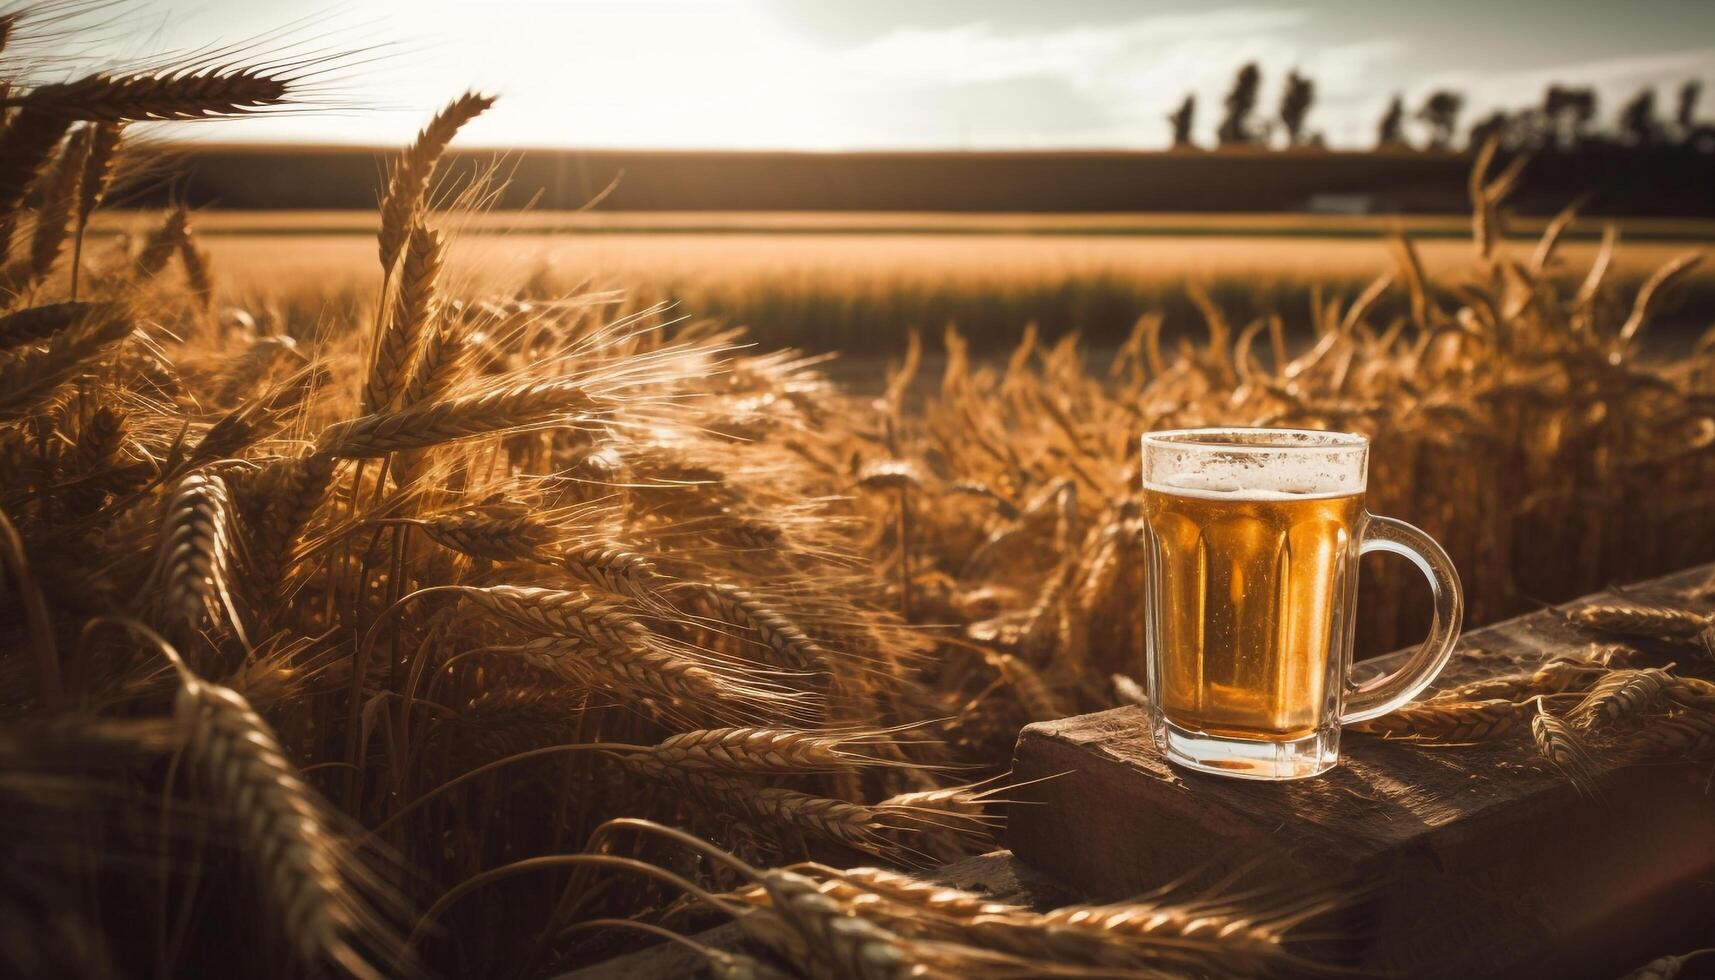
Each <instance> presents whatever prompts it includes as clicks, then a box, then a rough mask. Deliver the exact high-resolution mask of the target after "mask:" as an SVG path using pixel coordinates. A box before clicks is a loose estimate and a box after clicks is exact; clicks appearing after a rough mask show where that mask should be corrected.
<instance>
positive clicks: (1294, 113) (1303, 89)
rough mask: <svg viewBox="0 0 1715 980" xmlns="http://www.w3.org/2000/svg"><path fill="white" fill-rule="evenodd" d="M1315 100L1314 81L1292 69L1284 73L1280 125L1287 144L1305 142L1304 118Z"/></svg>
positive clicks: (1293, 144)
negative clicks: (1283, 129) (1284, 83)
mask: <svg viewBox="0 0 1715 980" xmlns="http://www.w3.org/2000/svg"><path fill="white" fill-rule="evenodd" d="M1315 101H1316V83H1315V82H1313V81H1311V80H1310V79H1308V78H1305V77H1304V76H1303V75H1300V74H1298V71H1297V69H1293V70H1292V71H1290V72H1288V73H1287V75H1286V91H1285V92H1283V93H1282V94H1281V96H1280V125H1281V126H1282V127H1284V128H1285V129H1286V145H1287V146H1303V145H1304V144H1305V143H1306V139H1305V136H1306V135H1307V134H1306V133H1305V132H1304V119H1305V117H1306V116H1308V115H1309V114H1310V106H1311V105H1312V104H1314V103H1315Z"/></svg>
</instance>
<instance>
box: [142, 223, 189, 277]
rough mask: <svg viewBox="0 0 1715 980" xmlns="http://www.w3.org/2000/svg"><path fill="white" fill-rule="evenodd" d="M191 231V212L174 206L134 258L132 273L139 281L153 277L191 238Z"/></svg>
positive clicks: (159, 272)
mask: <svg viewBox="0 0 1715 980" xmlns="http://www.w3.org/2000/svg"><path fill="white" fill-rule="evenodd" d="M190 233H191V213H190V211H189V210H188V209H186V208H184V207H177V208H174V209H173V210H172V211H170V212H168V213H167V217H166V220H164V221H162V222H161V226H160V227H159V228H157V229H155V231H154V233H153V234H151V235H150V236H149V239H148V241H146V242H144V243H143V248H142V249H141V250H140V251H138V253H137V257H136V258H135V259H134V260H132V263H131V274H132V275H133V276H135V277H136V278H137V280H138V281H139V282H142V281H146V280H149V279H153V278H155V277H156V276H158V275H160V274H161V270H162V269H165V268H166V267H167V262H168V260H170V259H171V258H172V257H173V256H174V254H176V253H177V252H178V251H179V249H180V248H181V247H183V245H184V243H185V242H186V241H187V240H189V238H190Z"/></svg>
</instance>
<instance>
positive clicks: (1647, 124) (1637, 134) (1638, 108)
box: [1620, 88, 1661, 146]
mask: <svg viewBox="0 0 1715 980" xmlns="http://www.w3.org/2000/svg"><path fill="white" fill-rule="evenodd" d="M1620 134H1621V135H1622V136H1624V137H1625V140H1626V142H1628V143H1630V144H1632V145H1633V146H1648V145H1650V144H1651V143H1654V142H1655V141H1656V138H1657V137H1658V136H1660V135H1661V124H1660V123H1658V122H1657V121H1656V118H1655V89H1653V88H1646V89H1644V90H1643V91H1642V92H1639V93H1638V94H1637V95H1636V96H1633V98H1632V101H1630V102H1627V103H1626V104H1625V107H1624V108H1622V109H1621V110H1620Z"/></svg>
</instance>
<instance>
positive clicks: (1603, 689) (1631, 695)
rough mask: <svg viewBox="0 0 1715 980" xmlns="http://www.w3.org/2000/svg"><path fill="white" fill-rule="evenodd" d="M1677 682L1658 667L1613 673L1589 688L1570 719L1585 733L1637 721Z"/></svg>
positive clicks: (1663, 697) (1662, 698) (1661, 699)
mask: <svg viewBox="0 0 1715 980" xmlns="http://www.w3.org/2000/svg"><path fill="white" fill-rule="evenodd" d="M1674 680H1675V678H1674V677H1673V675H1672V674H1669V673H1668V672H1667V671H1665V670H1662V669H1661V668H1659V667H1646V668H1641V669H1635V670H1616V671H1612V672H1610V673H1609V674H1608V675H1607V676H1605V677H1603V678H1602V679H1601V680H1599V681H1597V682H1596V684H1595V685H1594V686H1592V687H1591V688H1590V691H1589V693H1588V694H1587V695H1585V697H1584V700H1582V701H1580V702H1579V703H1578V705H1577V706H1576V707H1574V708H1573V709H1572V710H1571V712H1569V713H1568V717H1569V718H1571V719H1572V721H1573V723H1574V724H1576V725H1577V726H1578V727H1579V728H1581V729H1585V730H1589V729H1591V728H1594V727H1596V725H1598V724H1609V725H1613V724H1618V723H1620V722H1623V721H1627V720H1636V719H1638V718H1639V717H1641V716H1642V715H1644V714H1646V713H1648V712H1649V711H1650V710H1651V709H1653V708H1655V707H1656V706H1657V705H1659V704H1661V702H1662V701H1663V700H1664V699H1665V697H1666V694H1667V690H1668V688H1669V687H1670V686H1671V685H1672V684H1673V683H1674Z"/></svg>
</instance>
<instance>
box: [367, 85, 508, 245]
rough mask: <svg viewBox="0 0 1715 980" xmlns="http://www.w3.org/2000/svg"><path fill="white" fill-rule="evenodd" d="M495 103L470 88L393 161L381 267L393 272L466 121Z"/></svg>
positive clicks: (384, 196)
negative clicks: (440, 165) (437, 168)
mask: <svg viewBox="0 0 1715 980" xmlns="http://www.w3.org/2000/svg"><path fill="white" fill-rule="evenodd" d="M492 105H494V98H493V97H492V96H486V95H478V94H476V93H475V92H466V93H465V94H464V95H461V96H459V97H458V98H456V99H454V100H453V101H452V102H451V103H450V104H448V106H447V107H446V108H445V109H442V110H441V112H440V114H439V115H437V116H435V118H434V119H432V120H430V122H429V125H427V126H425V127H424V128H423V131H422V132H420V133H418V134H417V140H416V142H415V143H412V144H411V146H410V148H409V149H407V150H406V151H405V152H404V153H402V154H400V155H399V157H398V158H396V159H395V160H394V161H393V165H392V167H390V168H389V169H388V173H387V187H386V190H385V191H384V192H383V194H382V197H381V231H380V234H379V235H378V236H377V237H378V246H379V251H380V257H381V271H382V273H383V274H384V275H385V274H391V273H392V271H393V262H394V260H395V259H397V258H398V257H399V252H400V250H401V249H402V248H404V246H405V239H406V236H407V235H408V234H409V229H410V227H411V222H412V220H413V219H414V218H416V216H417V213H418V211H419V209H420V208H421V207H422V206H423V198H424V196H426V195H427V194H428V190H429V179H430V178H431V177H432V176H433V175H434V172H435V164H436V163H438V162H439V161H440V159H441V154H442V153H444V152H446V149H447V144H449V143H451V142H452V141H453V137H454V136H456V135H458V131H459V130H460V129H461V128H463V127H464V124H465V123H467V122H470V121H471V120H472V119H475V118H476V117H477V116H479V115H481V114H482V113H483V112H484V111H486V110H487V109H488V107H489V106H492Z"/></svg>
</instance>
